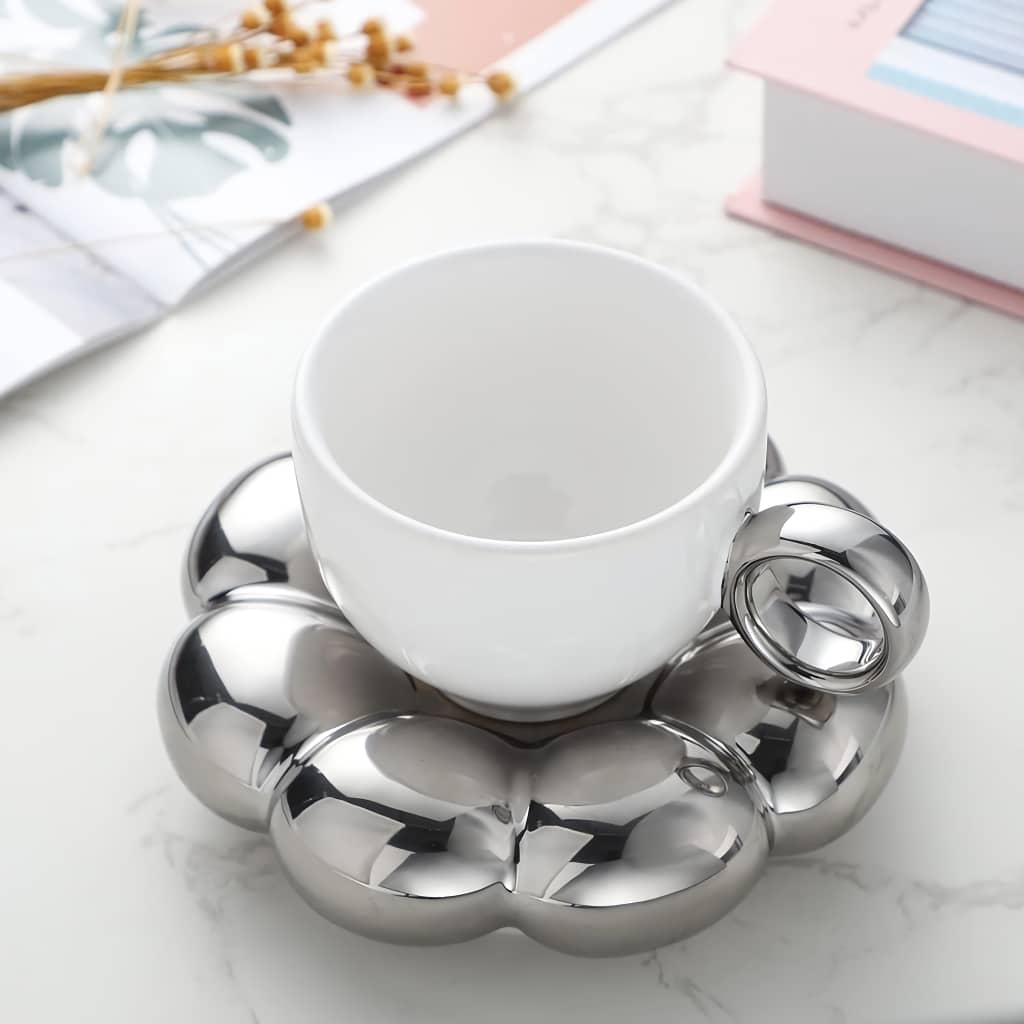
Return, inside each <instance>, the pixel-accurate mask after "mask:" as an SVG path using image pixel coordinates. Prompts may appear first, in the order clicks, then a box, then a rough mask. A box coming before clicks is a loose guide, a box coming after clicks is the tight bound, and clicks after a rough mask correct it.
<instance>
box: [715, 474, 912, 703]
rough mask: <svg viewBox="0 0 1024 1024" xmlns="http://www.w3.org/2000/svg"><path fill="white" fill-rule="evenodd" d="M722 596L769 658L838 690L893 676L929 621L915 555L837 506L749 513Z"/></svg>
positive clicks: (746, 635)
mask: <svg viewBox="0 0 1024 1024" xmlns="http://www.w3.org/2000/svg"><path fill="white" fill-rule="evenodd" d="M780 486H785V485H784V484H783V485H780ZM722 593H723V601H722V604H723V608H724V610H725V611H726V613H727V614H728V615H729V617H730V618H731V619H732V623H733V626H734V627H735V628H736V631H737V632H738V633H739V634H740V635H741V636H742V637H743V639H744V640H746V642H747V644H748V645H749V647H750V648H751V650H753V651H754V652H755V653H756V654H757V655H758V657H760V658H761V659H762V660H763V661H764V662H765V664H767V665H768V666H769V667H770V668H771V669H772V670H773V671H775V672H777V673H778V674H779V675H781V676H782V677H783V678H785V679H788V680H789V681H790V682H794V683H797V684H798V685H802V686H809V687H813V688H815V689H821V690H825V691H828V692H832V693H857V692H860V691H862V690H868V689H871V688H873V687H877V686H884V685H886V684H887V683H890V682H892V680H893V679H895V678H896V676H898V675H899V674H900V673H901V672H903V670H904V669H905V668H906V667H907V665H908V664H909V663H910V661H911V659H912V658H913V656H914V655H915V654H916V653H917V649H918V648H919V647H920V646H921V642H922V640H923V639H924V635H925V632H926V630H927V627H928V614H929V603H928V589H927V587H926V586H925V582H924V577H923V575H922V573H921V569H920V566H919V565H918V564H917V562H916V560H915V559H914V556H913V555H912V554H911V553H910V552H909V551H908V550H907V548H906V547H905V546H904V545H903V544H902V543H901V542H900V541H899V540H898V539H897V538H896V537H894V536H893V535H892V534H891V533H890V532H889V531H888V530H886V529H885V528H884V527H882V526H879V524H878V523H876V522H875V521H874V520H873V519H871V518H870V517H868V516H866V515H863V514H861V513H859V512H854V511H852V510H851V509H850V508H846V507H836V506H834V505H825V504H816V503H810V502H809V503H802V504H785V505H774V506H772V507H766V508H763V509H762V510H761V511H759V512H757V513H756V514H754V515H753V516H751V517H750V518H749V519H748V520H747V522H746V523H745V524H744V525H743V526H742V527H741V528H740V531H739V533H737V535H736V539H735V541H734V542H733V546H732V551H731V552H730V555H729V562H728V565H727V567H726V571H725V581H724V584H723V590H722Z"/></svg>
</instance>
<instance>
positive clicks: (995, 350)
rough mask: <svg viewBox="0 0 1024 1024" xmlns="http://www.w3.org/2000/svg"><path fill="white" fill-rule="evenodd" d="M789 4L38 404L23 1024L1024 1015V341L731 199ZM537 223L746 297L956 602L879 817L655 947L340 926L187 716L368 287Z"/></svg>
mask: <svg viewBox="0 0 1024 1024" xmlns="http://www.w3.org/2000/svg"><path fill="white" fill-rule="evenodd" d="M374 6H376V7H380V5H379V4H376V5H374ZM765 6H766V0H680V2H679V3H676V4H674V5H673V6H671V7H670V8H669V9H668V10H667V11H666V12H665V14H664V15H659V16H658V17H655V18H652V19H651V20H650V21H648V22H646V23H645V24H644V25H642V26H640V27H639V28H638V29H637V30H636V31H635V32H632V33H630V34H628V35H626V36H624V37H623V38H622V39H621V40H619V41H617V42H615V43H614V44H612V45H611V46H610V47H609V48H608V49H606V50H603V51H602V52H601V53H600V54H597V55H596V56H595V57H594V58H593V59H592V60H588V61H587V62H585V63H584V64H582V65H581V66H579V67H578V68H575V69H573V70H572V71H570V72H569V73H568V74H566V75H565V76H564V77H560V78H559V79H558V80H557V81H554V82H552V83H551V84H550V85H549V86H546V87H545V88H544V89H543V90H541V91H540V92H539V93H537V94H536V95H534V96H531V97H529V98H528V99H527V101H526V102H525V103H523V104H522V105H520V106H519V107H517V108H515V109H514V110H510V111H509V116H507V117H501V118H499V119H497V120H495V121H492V122H491V123H489V124H487V125H485V126H483V127H482V128H480V129H479V130H477V131H474V133H473V134H471V135H469V136H467V137H466V138H465V139H464V140H462V141H460V142H458V143H456V144H455V145H453V146H451V147H450V148H447V149H445V150H443V151H441V152H438V153H436V154H434V155H432V156H431V157H429V158H428V159H426V160H423V161H420V162H419V163H417V164H416V165H415V166H414V167H412V168H410V170H409V171H408V172H403V173H402V174H400V175H398V176H396V177H394V178H391V179H390V180H389V181H387V182H385V183H384V184H383V186H382V187H381V188H380V189H377V190H374V191H371V192H369V193H367V194H366V195H365V196H363V197H362V198H361V200H360V203H359V205H358V206H356V207H353V208H352V209H351V210H349V211H347V212H345V213H343V214H342V215H341V216H339V218H338V222H337V224H336V226H335V227H334V228H333V229H332V230H331V231H330V232H328V233H325V234H322V235H318V236H315V237H308V236H306V237H302V238H300V239H298V240H297V241H296V242H295V243H294V244H293V245H290V246H288V247H287V248H286V249H284V250H281V251H279V252H276V253H275V254H274V255H273V256H271V257H270V258H269V259H266V260H264V261H262V262H260V263H258V264H256V265H254V266H252V267H250V268H248V269H247V270H246V271H245V272H244V273H243V274H242V275H241V276H239V277H237V278H235V279H234V280H232V281H230V282H228V283H226V284H225V285H223V286H221V287H219V288H217V289H216V290H215V291H213V292H210V293H209V294H207V295H205V296H202V297H201V298H200V299H198V300H197V301H196V302H194V303H192V304H190V305H189V306H188V307H187V308H185V309H183V310H181V311H180V312H179V313H176V314H175V316H174V317H173V319H171V320H169V321H168V322H166V323H164V324H162V325H161V326H160V327H158V328H157V329H156V330H154V331H151V332H150V333H148V334H146V335H144V336H143V337H140V338H137V339H134V340H132V341H129V342H126V343H124V344H122V345H118V346H115V347H113V348H111V349H109V350H107V351H104V352H101V353H98V354H97V355H96V356H95V357H91V358H89V359H86V360H84V361H82V362H81V363H79V364H77V365H75V366H71V367H68V368H67V369H66V370H63V371H62V372H60V373H58V374H56V375H54V376H53V377H51V378H49V379H47V380H45V381H42V382H40V383H39V384H38V385H35V386H34V387H32V388H31V389H30V390H28V391H25V392H23V393H21V394H19V395H17V396H15V397H13V398H11V399H9V400H6V401H4V402H2V403H0V481H2V484H0V493H2V499H0V523H2V525H3V530H4V533H3V536H4V544H3V546H2V548H0V649H2V650H3V659H4V660H3V669H2V672H0V692H2V693H3V699H4V710H5V712H6V719H5V727H4V731H3V741H2V743H3V753H4V764H5V766H6V767H7V769H8V771H7V773H6V776H5V788H4V811H5V813H4V815H3V818H2V819H0V878H2V879H3V882H2V888H3V893H2V904H3V911H4V928H3V932H2V935H0V1017H2V1018H3V1019H4V1020H5V1021H7V1020H10V1021H14V1022H19V1024H21V1022H24V1024H37V1022H38V1024H139V1022H140V1021H144V1022H145V1024H182V1022H185V1021H187V1022H190V1024H254V1022H259V1024H336V1022H345V1024H350V1022H351V1024H355V1022H358V1024H408V1022H410V1021H417V1022H419V1024H480V1022H481V1021H485V1022H486V1024H524V1022H526V1021H527V1020H528V1019H529V1018H530V1017H531V1016H532V1014H531V1012H530V1009H531V1008H532V1007H540V1008H542V1011H543V1017H544V1018H545V1019H547V1020H552V1021H559V1022H564V1024H622V1022H636V1024H777V1022H783V1024H879V1022H886V1024H964V1022H965V1021H970V1022H972V1024H974V1022H976V1024H996V1022H999V1024H1010V1022H1013V1021H1020V1020H1021V1019H1022V1018H1024V986H1022V985H1021V978H1020V974H1021V962H1022V961H1024V815H1021V814H1019V813H1017V809H1018V808H1020V807H1022V806H1024V774H1022V773H1021V772H1019V771H1013V770H1009V769H1008V765H1012V763H1013V761H1012V759H1013V757H1015V756H1016V754H1017V751H1018V750H1019V749H1020V732H1021V728H1020V723H1021V720H1022V718H1024V688H1022V686H1021V678H1020V676H1021V673H1020V635H1021V626H1020V610H1021V603H1020V592H1019V588H1020V581H1021V580H1022V579H1024V548H1022V547H1021V546H1020V545H1019V544H1018V545H1011V544H1003V543H1001V540H1002V538H1006V537H1011V536H1014V531H1019V529H1020V522H1021V516H1022V515H1024V455H1022V453H1024V401H1022V399H1021V395H1022V390H1024V324H1022V323H1021V322H1020V321H1018V320H1013V319H1011V318H1009V317H1006V316H1001V315H999V314H997V313H993V312H992V311H991V310H987V309H984V308H982V307H980V306H973V305H970V304H968V303H964V302H961V301H959V300H957V299H954V298H951V297H950V296H948V295H944V294H942V293H940V292H936V291H932V290H930V289H928V288H922V287H920V286H919V285H916V284H913V283H911V282H907V281H903V280H900V279H899V278H897V277H894V276H892V275H889V274H883V273H880V272H878V271H876V270H872V269H870V268H867V267H862V266H859V265H858V264H856V263H852V262H850V261H848V260H843V259H838V258H836V257H835V256H832V255H829V254H827V253H823V252H819V251H817V250H815V249H813V248H811V247H808V246H805V245H800V244H798V243H795V242H792V241H790V240H788V239H784V238H779V237H776V236H774V235H771V234H769V233H767V232H764V231H759V230H756V229H754V228H751V227H749V226H747V225H745V224H741V223H737V222H735V221H730V220H729V219H727V218H726V217H725V216H724V215H723V214H722V199H723V197H724V195H725V192H726V191H727V190H728V189H729V188H730V187H732V186H733V185H734V184H738V183H739V182H740V181H741V180H743V179H744V178H745V177H746V175H747V174H748V172H749V171H750V170H751V169H753V167H754V166H755V165H756V163H757V160H758V148H759V139H760V130H761V126H760V106H759V102H760V92H759V87H758V85H757V83H756V82H754V81H752V80H750V79H747V78H745V77H744V76H742V75H737V74H731V73H728V72H726V71H725V70H724V69H723V67H722V61H723V58H724V56H725V53H726V50H727V48H728V46H729V44H730V43H731V41H732V40H734V39H735V38H736V36H737V34H738V33H739V32H740V31H742V29H743V27H744V26H746V25H748V24H749V23H750V21H751V20H752V19H753V18H754V17H756V16H757V15H758V14H759V13H760V12H761V11H762V10H763V9H764V7H765ZM439 211H443V213H440V212H439ZM522 234H529V235H550V234H555V235H560V236H566V237H573V238H583V239H587V240H591V241H596V242H603V243H605V244H608V245H615V246H620V247H624V248H627V249H630V250H632V251H634V252H638V253H641V254H643V255H644V256H647V257H648V258H650V259H653V260H656V261H658V262H659V263H662V264H664V265H666V266H669V267H672V268H674V269H677V270H679V271H681V272H683V273H685V274H687V275H689V276H690V277H693V278H694V279H696V280H697V281H699V282H700V283H701V284H702V285H703V286H704V287H705V288H707V289H708V290H709V291H711V292H713V293H714V294H715V295H716V296H717V297H718V298H719V299H720V300H721V302H722V303H723V305H725V306H726V307H727V308H728V309H729V310H731V311H732V313H733V314H734V316H735V317H736V319H737V321H738V322H739V323H740V324H741V325H742V327H743V328H744V330H745V331H747V333H748V334H749V335H750V336H751V337H753V338H756V340H757V347H758V352H759V354H760V357H761V361H762V363H763V364H764V368H765V375H766V377H767V380H768V389H769V392H770V394H771V413H770V417H771V423H770V425H771V431H772V434H773V436H774V437H775V438H776V439H777V440H778V441H779V444H780V445H781V447H782V448H783V450H784V452H785V455H786V458H787V459H788V461H789V463H790V465H791V466H793V467H794V468H795V469H799V470H800V471H801V472H807V473H818V474H822V475H825V476H829V477H833V478H834V479H836V480H839V481H841V482H842V484H843V485H844V486H845V487H848V488H849V489H850V490H851V491H853V492H854V493H855V494H857V495H858V496H860V497H861V498H862V499H863V500H864V501H865V502H867V504H868V505H869V506H870V507H871V508H873V509H875V510H877V512H878V513H879V515H880V516H883V517H884V519H885V521H886V524H887V525H889V526H891V527H892V529H893V530H895V531H896V533H897V534H898V535H899V536H901V537H902V538H904V539H905V540H906V541H907V543H908V544H909V545H910V546H911V547H912V548H913V550H914V552H915V553H916V554H917V555H918V557H919V558H920V560H921V564H922V565H923V566H924V568H925V571H926V572H927V573H928V581H929V584H930V586H931V591H932V598H933V602H932V604H933V610H932V626H931V630H930V632H929V634H928V639H927V641H926V643H925V645H924V646H923V647H922V649H921V653H920V654H919V655H918V657H917V660H916V661H915V662H914V665H913V667H912V668H911V670H910V672H909V673H908V676H907V689H908V695H909V699H910V728H909V731H908V734H907V743H906V747H905V749H904V752H903V757H902V759H901V761H900V766H899V770H898V771H897V772H896V775H895V777H894V778H893V780H892V783H891V785H890V786H889V787H888V788H887V789H886V791H885V793H884V794H883V795H882V798H881V799H880V800H879V802H878V804H877V805H876V806H875V807H874V808H873V809H872V811H871V813H870V814H869V815H868V816H867V817H866V818H865V819H864V820H863V821H862V822H861V823H860V824H859V825H857V826H856V828H854V829H853V830H852V831H851V832H850V833H849V834H848V835H846V836H844V837H843V838H842V839H841V840H839V841H838V842H836V843H833V844H832V845H831V846H829V847H828V848H827V849H825V850H822V851H821V852H819V853H817V854H815V855H813V856H806V857H794V858H792V859H789V860H786V861H783V862H781V863H776V864H773V865H772V866H771V867H770V868H769V869H768V872H767V874H766V876H765V878H764V880H763V881H762V883H761V884H759V885H758V887H757V888H756V889H755V890H754V892H753V893H752V894H751V895H750V897H749V898H748V899H747V900H746V901H744V903H743V904H742V905H741V906H740V907H738V908H737V909H736V910H735V911H734V912H733V913H732V914H730V915H729V916H728V917H727V918H726V919H725V920H723V921H721V922H720V923H719V924H717V925H716V926H715V927H714V928H712V929H710V930H709V931H707V932H704V933H703V934H701V935H699V936H697V937H695V938H694V939H691V940H690V941H688V942H686V943H683V944H680V945H678V946H672V947H669V948H666V949H662V950H659V951H658V952H657V953H656V954H653V955H647V956H635V957H628V958H626V959H624V960H614V961H605V962H592V961H586V960H576V959H572V958H569V957H564V956H558V955H556V954H552V953H550V952H548V951H547V950H544V949H541V948H539V947H537V946H536V945H535V944H533V943H530V942H529V941H516V940H515V938H514V937H513V936H510V935H492V936H490V937H488V938H487V939H484V940H482V941H480V942H474V943H471V944H469V945H467V946H461V947H454V948H450V949H430V950H423V949H401V948H391V947H386V946H380V945H377V944H374V943H371V942H367V941H366V940H365V939H361V938H359V937H358V936H355V935H349V934H347V933H345V932H343V931H341V930H340V929H337V928H335V927H333V926H332V925H330V924H328V923H327V922H325V921H323V920H322V919H320V918H319V917H318V916H317V914H315V913H314V912H313V911H311V910H310V909H309V908H308V907H306V906H305V904H303V902H302V901H301V900H299V899H297V898H296V896H295V893H294V892H293V890H292V889H291V887H290V886H289V885H288V883H287V882H286V881H285V879H284V878H283V876H282V873H281V869H280V867H279V866H278V864H277V862H276V861H275V859H274V856H273V852H272V850H271V849H270V847H269V845H268V843H267V842H266V841H265V840H264V839H263V838H261V837H259V836H252V835H250V834H248V833H245V832H242V831H241V830H240V829H237V828H234V827H233V826H230V825H227V824H225V823H224V822H222V821H220V820H219V819H217V818H215V817H214V816H213V815H212V814H210V812H208V811H207V810H205V809H204V808H203V807H202V806H201V805H200V804H199V803H198V802H197V801H196V800H195V799H194V798H193V797H192V796H191V795H190V794H189V793H188V792H187V791H186V790H185V788H184V786H182V785H181V783H180V782H179V781H178V779H177V778H176V777H175V775H174V771H173V769H172V768H171V766H170V764H169V763H168V760H167V756H166V754H165V752H164V749H163V744H162V743H161V740H160V735H159V730H158V728H157V719H156V714H155V713H154V701H153V689H154V680H155V679H156V678H157V676H158V673H159V671H160V665H161V662H162V660H163V658H164V655H165V652H166V647H167V638H168V637H170V636H173V635H175V633H176V632H177V631H178V630H179V629H180V628H181V627H182V626H183V624H184V621H185V618H184V614H183V611H182V607H181V596H180V593H179V589H178V570H179V565H180V559H181V555H182V551H183V550H184V546H185V543H186V541H187V540H188V536H189V534H190V532H191V530H192V527H193V525H194V523H195V519H196V517H197V516H198V515H199V514H200V513H201V512H202V510H203V508H204V507H205V506H206V503H207V502H208V501H209V499H210V497H211V495H213V494H215V493H216V491H217V489H218V488H219V487H221V486H222V485H223V483H224V482H225V481H226V480H228V479H230V478H231V476H232V475H234V474H235V473H237V472H238V470H239V469H240V468H241V467H242V466H246V465H249V464H251V463H253V462H255V461H256V460H258V459H261V458H263V457H265V456H266V454H267V453H268V452H273V451H280V450H284V449H286V448H287V447H288V445H289V443H290V426H289V405H290V400H291V395H290V382H291V380H292V377H293V375H294V373H295V366H296V363H297V361H298V359H299V357H300V354H301V351H302V349H303V348H305V346H306V345H307V344H308V342H309V339H310V338H311V337H313V335H314V333H315V331H316V330H317V328H318V326H319V325H320V324H321V323H322V322H323V320H324V318H325V317H326V316H327V315H328V313H329V312H330V310H331V309H332V308H333V307H334V306H335V305H336V304H337V302H338V299H339V297H340V296H342V295H344V294H347V293H349V292H350V291H352V290H353V289H355V288H357V287H358V286H360V285H361V284H362V283H363V282H365V281H367V280H369V279H370V278H373V277H375V276H376V275H377V274H380V273H383V272H384V271H385V270H387V269H388V268H389V267H393V266H395V264H396V262H397V261H399V260H405V259H411V258H414V257H417V256H423V255H427V254H429V253H431V252H436V251H437V250H438V249H440V248H444V247H450V246H454V245H460V244H465V243H468V242H474V241H482V240H484V239H493V238H512V237H516V236H517V235H522ZM0 336H2V329H0ZM823 382H826V383H825V384H823ZM894 446H895V449H896V451H897V452H898V454H899V457H898V458H897V457H891V458H890V457H882V453H884V452H891V451H892V450H893V448H894ZM978 538H982V539H983V541H984V544H986V545H988V547H989V548H990V549H991V559H990V560H986V559H982V560H981V561H980V562H979V558H978V552H979V543H978ZM86 729H88V736H86V735H85V733H84V730H86ZM86 746H88V755H89V756H84V754H85V752H86ZM41 752H45V756H40V754H41ZM936 779H940V780H941V784H939V785H935V784H934V780H936ZM47 811H48V813H47Z"/></svg>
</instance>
